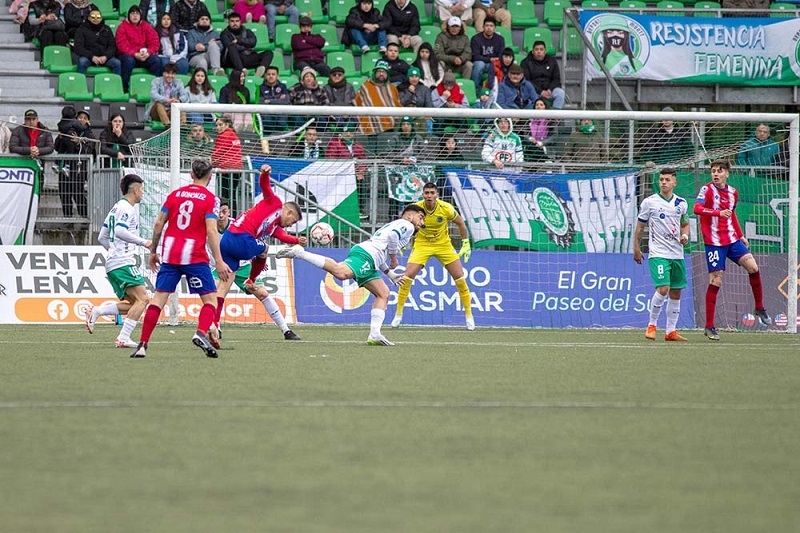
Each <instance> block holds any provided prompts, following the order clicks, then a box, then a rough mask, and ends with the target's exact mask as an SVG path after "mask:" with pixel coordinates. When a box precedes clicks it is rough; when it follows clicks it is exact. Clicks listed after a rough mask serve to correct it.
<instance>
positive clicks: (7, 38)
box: [0, 26, 32, 48]
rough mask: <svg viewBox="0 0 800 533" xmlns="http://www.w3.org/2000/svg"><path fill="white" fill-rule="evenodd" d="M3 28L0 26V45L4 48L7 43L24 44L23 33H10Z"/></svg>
mask: <svg viewBox="0 0 800 533" xmlns="http://www.w3.org/2000/svg"><path fill="white" fill-rule="evenodd" d="M4 30H5V28H4V27H3V26H0V46H2V47H3V48H5V47H6V45H7V44H25V36H24V35H22V34H21V33H19V32H15V33H11V32H6V31H4ZM31 46H32V45H31Z"/></svg>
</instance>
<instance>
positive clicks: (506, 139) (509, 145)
mask: <svg viewBox="0 0 800 533" xmlns="http://www.w3.org/2000/svg"><path fill="white" fill-rule="evenodd" d="M481 159H483V160H484V161H485V162H486V163H489V164H491V165H494V168H496V169H497V170H504V169H505V168H506V165H507V164H508V163H522V162H523V161H524V160H525V156H524V153H523V150H522V140H521V139H520V138H519V135H517V134H516V133H514V130H513V126H512V124H511V120H510V119H508V118H506V117H499V118H496V119H495V120H494V131H491V132H489V135H487V136H486V139H484V141H483V149H482V150H481Z"/></svg>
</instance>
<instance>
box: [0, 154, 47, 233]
mask: <svg viewBox="0 0 800 533" xmlns="http://www.w3.org/2000/svg"><path fill="white" fill-rule="evenodd" d="M41 172H42V171H41V168H40V167H39V163H37V162H36V161H34V160H33V159H29V158H23V157H0V245H3V244H6V245H20V244H30V243H31V242H32V241H33V228H34V226H35V225H36V214H37V212H38V210H39V188H40V179H41V178H40V176H41Z"/></svg>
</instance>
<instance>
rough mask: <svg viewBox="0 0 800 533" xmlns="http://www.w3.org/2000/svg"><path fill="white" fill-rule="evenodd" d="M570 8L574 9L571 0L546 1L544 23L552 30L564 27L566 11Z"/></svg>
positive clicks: (543, 15)
mask: <svg viewBox="0 0 800 533" xmlns="http://www.w3.org/2000/svg"><path fill="white" fill-rule="evenodd" d="M568 7H572V3H571V2H570V1H569V0H545V2H544V12H543V14H542V18H543V19H544V23H545V24H547V26H548V27H550V28H553V29H560V28H561V27H562V26H563V25H564V10H565V9H566V8H568ZM512 17H513V15H512ZM512 22H513V18H512Z"/></svg>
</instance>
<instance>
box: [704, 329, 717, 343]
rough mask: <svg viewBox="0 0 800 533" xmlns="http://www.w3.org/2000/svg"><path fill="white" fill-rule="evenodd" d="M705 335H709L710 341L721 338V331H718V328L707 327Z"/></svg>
mask: <svg viewBox="0 0 800 533" xmlns="http://www.w3.org/2000/svg"><path fill="white" fill-rule="evenodd" d="M705 336H706V337H708V340H710V341H718V340H719V333H717V328H706V331H705Z"/></svg>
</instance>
